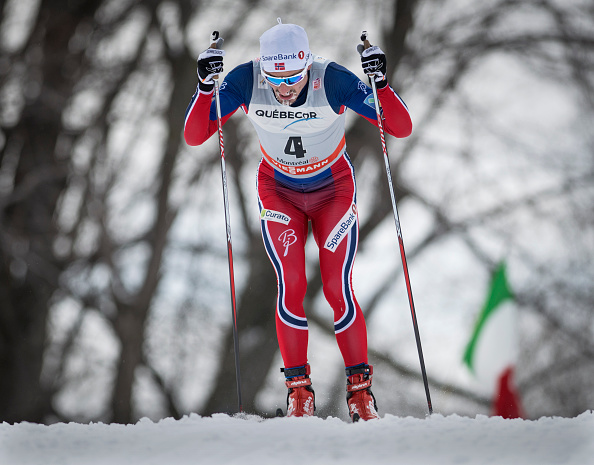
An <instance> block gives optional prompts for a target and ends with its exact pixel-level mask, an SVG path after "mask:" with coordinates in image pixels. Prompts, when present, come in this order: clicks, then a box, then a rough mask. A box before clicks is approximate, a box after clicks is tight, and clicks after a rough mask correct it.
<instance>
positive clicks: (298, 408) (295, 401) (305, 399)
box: [281, 365, 316, 417]
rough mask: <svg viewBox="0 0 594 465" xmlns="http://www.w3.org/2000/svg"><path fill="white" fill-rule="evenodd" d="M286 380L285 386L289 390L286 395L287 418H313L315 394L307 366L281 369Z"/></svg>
mask: <svg viewBox="0 0 594 465" xmlns="http://www.w3.org/2000/svg"><path fill="white" fill-rule="evenodd" d="M281 371H282V372H284V373H285V376H286V377H287V380H286V381H285V384H286V386H287V388H289V393H288V394H287V416H288V417H303V416H313V414H314V410H315V409H316V406H315V393H314V390H313V388H312V387H311V379H309V373H310V368H309V365H305V366H303V367H298V368H288V369H287V368H281Z"/></svg>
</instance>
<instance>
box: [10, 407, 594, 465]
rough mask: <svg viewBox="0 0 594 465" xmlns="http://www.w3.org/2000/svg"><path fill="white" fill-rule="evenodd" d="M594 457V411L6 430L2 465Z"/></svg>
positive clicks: (577, 460) (193, 419) (425, 462)
mask: <svg viewBox="0 0 594 465" xmlns="http://www.w3.org/2000/svg"><path fill="white" fill-rule="evenodd" d="M593 457H594V413H593V412H592V411H590V412H585V413H583V414H581V415H579V416H577V417H575V418H558V417H555V418H550V417H543V418H541V419H539V420H505V419H502V418H500V417H486V416H481V415H479V416H477V417H476V418H470V417H461V416H457V415H451V416H442V415H439V414H434V415H432V416H430V417H427V418H425V419H419V418H412V417H408V418H401V417H396V416H393V415H389V414H387V415H385V417H384V418H382V419H381V420H379V421H370V422H359V423H356V424H350V423H345V422H344V421H342V420H340V419H337V418H332V417H329V418H327V419H322V418H317V417H311V418H274V419H269V420H262V419H261V418H260V417H257V416H249V415H236V416H233V417H231V416H228V415H225V414H218V415H213V416H212V417H201V416H199V415H190V416H186V417H184V418H182V419H181V420H173V419H164V420H161V421H159V422H157V423H154V422H152V421H150V420H147V419H143V420H140V421H139V422H138V423H136V424H134V425H116V424H103V423H94V424H89V425H83V424H77V423H69V424H63V423H60V424H55V425H51V426H45V425H39V424H32V423H19V424H16V425H9V424H7V423H3V424H2V425H0V463H2V464H3V465H41V464H43V465H51V464H58V465H70V464H72V465H92V464H109V465H152V464H168V465H185V464H192V465H195V464H244V465H245V464H252V463H253V464H258V465H267V464H274V465H278V464H279V463H307V464H308V465H309V464H325V465H327V464H332V463H341V464H347V463H362V464H368V465H372V464H374V465H375V464H384V463H385V464H414V465H431V464H439V465H447V464H473V465H474V464H521V465H526V464H539V465H543V464H564V465H573V464H575V465H578V464H579V465H585V464H589V463H592V460H593Z"/></svg>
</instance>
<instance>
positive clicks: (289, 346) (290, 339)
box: [258, 170, 308, 368]
mask: <svg viewBox="0 0 594 465" xmlns="http://www.w3.org/2000/svg"><path fill="white" fill-rule="evenodd" d="M258 200H259V205H260V212H261V215H260V217H261V221H260V226H261V232H262V239H263V241H264V246H265V248H266V253H267V254H268V257H269V258H270V261H271V263H272V265H273V267H274V271H275V272H276V277H277V286H278V295H277V305H276V316H275V319H276V332H277V338H278V343H279V348H280V352H281V356H282V358H283V362H284V366H285V367H286V368H290V367H298V366H305V365H306V364H307V343H308V327H307V320H306V317H305V312H304V310H303V299H304V297H305V290H306V288H307V278H306V275H305V241H306V239H307V228H308V219H307V217H306V216H305V214H304V213H303V212H301V211H299V209H298V208H297V207H296V206H295V205H294V203H293V202H292V201H291V199H290V198H288V197H287V195H281V194H279V190H278V189H277V186H276V181H275V180H274V179H273V178H270V177H269V176H267V175H265V173H262V170H260V172H259V175H258Z"/></svg>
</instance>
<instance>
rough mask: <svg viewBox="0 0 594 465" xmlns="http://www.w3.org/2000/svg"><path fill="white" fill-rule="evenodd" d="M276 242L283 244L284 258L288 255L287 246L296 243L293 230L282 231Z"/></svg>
mask: <svg viewBox="0 0 594 465" xmlns="http://www.w3.org/2000/svg"><path fill="white" fill-rule="evenodd" d="M278 240H279V241H280V242H281V243H282V244H283V246H284V248H285V254H284V257H286V256H287V254H288V253H289V246H291V245H293V244H294V243H295V242H297V236H296V235H295V230H294V229H287V230H286V231H283V232H282V233H281V235H280V236H278Z"/></svg>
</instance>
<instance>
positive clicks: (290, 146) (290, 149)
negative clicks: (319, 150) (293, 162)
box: [285, 136, 307, 158]
mask: <svg viewBox="0 0 594 465" xmlns="http://www.w3.org/2000/svg"><path fill="white" fill-rule="evenodd" d="M306 152H307V151H306V150H305V149H304V148H303V141H302V140H301V137H300V136H297V137H289V140H288V141H287V145H285V153H286V154H287V155H295V157H297V158H303V157H305V153H306Z"/></svg>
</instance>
